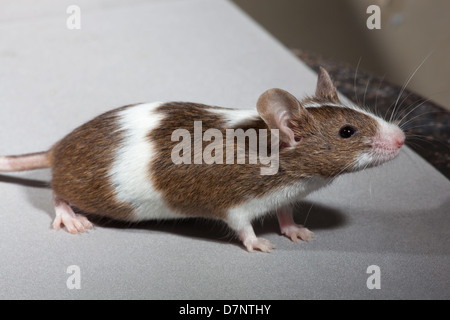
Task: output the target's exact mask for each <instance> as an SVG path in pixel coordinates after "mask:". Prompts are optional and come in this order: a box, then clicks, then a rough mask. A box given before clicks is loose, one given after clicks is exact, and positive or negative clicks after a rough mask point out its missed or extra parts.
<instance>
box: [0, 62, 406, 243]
mask: <svg viewBox="0 0 450 320" xmlns="http://www.w3.org/2000/svg"><path fill="white" fill-rule="evenodd" d="M233 134H234V136H233ZM230 136H231V138H230ZM242 137H243V138H242ZM240 138H242V139H240ZM404 141H405V134H404V133H403V131H402V130H401V129H400V128H399V127H398V126H397V125H396V124H395V123H391V122H388V121H386V120H384V119H382V118H380V117H378V116H376V115H374V114H372V113H370V112H369V111H367V110H364V109H363V108H362V107H359V106H357V105H354V104H351V103H343V102H342V101H341V99H340V98H339V96H338V92H337V89H336V87H335V86H334V84H333V82H332V80H331V77H330V75H329V74H328V72H327V71H326V70H325V69H324V68H320V69H319V73H318V78H317V84H316V90H315V93H314V94H313V95H307V96H305V97H304V98H302V99H297V98H296V97H295V96H294V95H292V94H291V93H289V92H287V91H285V90H283V89H279V88H272V89H268V90H266V91H265V92H263V93H262V94H261V95H260V96H259V98H258V99H257V101H256V108H255V109H249V110H244V109H232V108H224V107H218V106H209V105H204V104H200V103H191V102H152V103H138V104H131V105H127V106H123V107H120V108H117V109H114V110H111V111H108V112H105V113H103V114H101V115H99V116H97V117H95V118H94V119H92V120H90V121H89V122H87V123H85V124H83V125H81V126H79V127H77V128H76V129H74V130H73V131H72V132H70V133H69V134H67V135H66V136H65V137H64V138H62V139H61V140H59V141H58V142H56V143H55V144H54V145H53V146H52V147H51V148H50V149H49V150H47V151H44V152H37V153H30V154H24V155H16V156H2V157H0V171H3V172H14V171H24V170H35V169H44V168H49V169H50V170H51V173H52V180H51V187H52V197H53V204H54V208H55V218H54V221H53V223H52V227H53V229H55V230H58V229H60V228H63V227H65V228H66V229H67V231H68V232H70V233H73V234H75V233H82V232H84V231H86V230H89V229H92V228H93V224H92V223H91V222H90V221H89V219H88V218H87V217H86V214H89V215H96V216H99V217H106V218H109V219H113V220H120V221H126V222H131V223H133V222H140V221H146V220H167V219H186V218H194V217H195V218H206V219H213V220H219V221H223V222H225V224H226V225H227V226H228V227H229V230H230V231H231V232H232V233H233V234H234V235H235V236H236V237H237V238H239V240H240V243H241V245H242V246H243V248H244V249H246V250H247V251H249V252H253V251H261V252H270V251H272V250H273V249H274V248H275V247H274V245H273V244H272V243H271V242H270V241H268V240H266V239H264V238H261V237H257V236H256V234H255V231H254V229H253V226H252V222H254V220H256V219H261V218H263V217H265V216H267V215H270V214H272V215H276V216H277V218H278V222H279V227H280V234H281V235H284V236H286V237H287V238H288V239H290V240H291V241H294V242H297V241H298V240H303V241H309V240H311V239H312V238H313V237H314V234H313V232H311V231H310V230H309V229H307V228H306V227H304V226H303V225H301V224H297V223H296V222H295V221H294V215H293V208H294V206H295V204H297V203H298V202H300V201H301V200H302V199H304V198H305V197H306V196H307V195H309V194H310V193H312V192H315V191H317V190H319V189H321V188H324V187H326V186H328V185H330V184H331V183H332V182H333V181H334V180H335V178H336V177H337V176H339V175H343V174H349V173H352V172H355V171H359V170H364V169H366V168H368V167H374V166H378V165H381V164H383V163H385V162H387V161H390V160H392V159H394V158H395V157H396V156H397V155H398V154H399V152H400V150H401V147H402V146H403V144H404ZM242 143H244V145H243V144H242ZM255 143H256V146H255ZM246 144H248V147H247V145H246ZM258 148H259V150H258V152H256V150H257V149H258ZM84 213H86V214H84Z"/></svg>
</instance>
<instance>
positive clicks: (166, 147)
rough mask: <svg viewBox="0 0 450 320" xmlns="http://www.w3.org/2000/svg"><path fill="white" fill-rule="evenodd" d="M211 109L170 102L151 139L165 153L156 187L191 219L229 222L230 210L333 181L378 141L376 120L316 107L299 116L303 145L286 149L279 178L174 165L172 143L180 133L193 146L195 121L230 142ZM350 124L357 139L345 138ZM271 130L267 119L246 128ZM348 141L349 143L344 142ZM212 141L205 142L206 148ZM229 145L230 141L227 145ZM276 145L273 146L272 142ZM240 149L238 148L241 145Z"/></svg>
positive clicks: (248, 168)
mask: <svg viewBox="0 0 450 320" xmlns="http://www.w3.org/2000/svg"><path fill="white" fill-rule="evenodd" d="M208 108H210V107H208V106H204V105H198V104H186V103H168V104H165V105H163V106H161V107H160V108H159V110H158V111H159V112H161V113H163V114H164V115H165V117H164V120H162V122H161V124H160V127H159V128H157V129H155V130H153V131H152V132H150V133H149V139H150V140H151V141H152V142H154V143H155V144H156V149H157V150H159V152H158V153H157V154H156V155H155V157H154V160H153V162H152V164H151V166H150V170H149V177H150V178H151V179H152V182H153V184H154V185H155V188H156V189H157V190H158V191H160V192H161V193H162V194H163V198H164V200H165V201H166V203H167V204H168V205H169V207H170V208H171V209H173V210H175V211H177V212H179V213H182V214H186V215H188V216H204V217H208V218H213V217H214V218H221V219H224V218H225V214H226V211H227V209H229V208H232V207H234V206H238V205H239V204H241V203H243V202H245V201H247V200H249V199H252V198H255V197H260V196H264V195H266V194H268V193H270V192H272V191H275V190H277V189H279V188H282V187H284V186H287V185H289V184H292V183H295V182H297V181H299V180H301V179H305V178H309V177H313V176H319V177H333V176H334V175H336V174H338V173H340V171H341V170H342V169H343V168H345V167H347V166H348V165H349V164H351V163H352V161H353V160H354V159H355V157H356V154H357V153H358V152H360V151H362V150H364V149H365V148H369V147H370V145H368V144H367V143H366V141H365V140H366V139H365V138H364V137H367V136H369V137H370V136H373V135H374V133H375V131H376V122H375V121H370V120H371V119H370V117H368V116H366V115H363V114H361V113H358V112H356V111H354V110H351V109H348V108H337V107H324V108H310V109H308V111H306V109H304V108H303V110H304V111H305V112H301V113H300V112H297V114H296V115H295V117H293V119H292V120H291V123H290V126H291V127H292V130H293V131H294V133H295V135H296V136H300V137H301V138H302V139H301V142H300V143H299V145H298V146H297V147H296V148H293V149H292V148H284V149H282V150H280V155H279V158H280V167H279V172H278V173H277V174H276V175H261V174H260V167H261V164H259V163H258V164H256V165H251V164H248V161H247V162H246V164H236V161H235V164H225V161H224V164H212V165H208V164H204V163H203V164H180V165H175V164H173V163H172V160H171V151H172V149H173V148H174V146H175V145H176V144H177V143H179V142H178V141H175V142H172V141H171V134H172V132H173V131H174V130H175V129H178V128H183V129H186V130H188V131H189V132H190V133H191V138H192V142H191V145H192V146H193V137H194V132H193V125H194V121H196V120H199V121H200V120H201V121H202V125H203V128H202V129H203V132H204V131H206V130H207V129H208V128H217V129H220V130H221V132H222V135H223V137H224V140H225V136H226V133H225V130H226V126H225V121H224V120H223V119H221V117H220V115H217V114H215V113H209V112H207V110H208ZM345 124H352V125H353V126H355V127H356V128H358V130H359V131H358V134H356V135H355V136H354V137H352V138H351V139H342V138H340V137H339V134H338V133H339V129H340V128H341V127H342V126H343V125H345ZM240 127H241V128H242V129H243V130H244V131H245V130H247V129H248V128H254V129H256V131H257V133H258V129H267V128H268V126H267V124H266V123H265V122H264V121H263V120H262V119H259V120H255V121H249V122H248V123H246V124H245V125H240ZM344 140H345V141H344ZM209 143H210V142H203V149H204V148H205V147H206V146H207V145H208V144H209ZM224 143H225V141H224ZM269 146H270V143H269ZM235 148H236V146H235Z"/></svg>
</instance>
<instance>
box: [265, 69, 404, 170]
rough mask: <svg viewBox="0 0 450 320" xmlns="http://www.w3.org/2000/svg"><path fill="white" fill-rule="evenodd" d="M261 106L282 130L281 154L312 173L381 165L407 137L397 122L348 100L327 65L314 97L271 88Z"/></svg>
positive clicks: (268, 119) (269, 121)
mask: <svg viewBox="0 0 450 320" xmlns="http://www.w3.org/2000/svg"><path fill="white" fill-rule="evenodd" d="M257 109H258V112H259V114H260V116H261V118H262V119H263V120H264V121H265V122H266V124H267V126H268V127H269V128H270V129H278V130H279V139H280V159H281V160H283V159H284V160H286V165H287V166H289V165H292V166H294V167H297V168H299V169H300V171H302V172H305V173H308V174H310V175H320V176H326V177H331V176H335V175H337V174H340V173H343V172H349V171H356V170H361V169H364V168H367V167H371V166H375V165H379V164H381V163H384V162H386V161H389V160H391V159H393V158H394V157H396V156H397V154H398V152H399V150H400V148H401V146H402V145H403V143H404V140H405V135H404V133H403V131H402V130H401V129H400V128H398V126H396V125H394V124H391V123H388V122H386V121H384V120H383V119H381V118H379V117H377V116H375V115H373V114H371V113H369V112H367V111H364V110H362V109H360V108H358V107H357V106H354V105H344V104H343V103H342V102H341V101H340V100H339V97H338V94H337V90H336V88H335V86H334V85H333V83H332V81H331V79H330V76H329V75H328V73H327V72H326V71H325V69H323V68H320V71H319V77H318V81H317V87H316V93H315V96H314V97H308V98H305V99H303V100H301V101H298V100H297V99H296V98H295V97H294V96H293V95H291V94H290V93H288V92H286V91H284V90H281V89H270V90H267V91H266V92H264V93H263V94H262V95H261V96H260V98H259V99H258V103H257Z"/></svg>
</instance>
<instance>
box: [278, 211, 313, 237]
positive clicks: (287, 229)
mask: <svg viewBox="0 0 450 320" xmlns="http://www.w3.org/2000/svg"><path fill="white" fill-rule="evenodd" d="M277 216H278V222H279V223H280V231H281V233H282V234H284V235H285V236H287V237H288V238H290V239H291V240H292V241H294V242H297V240H298V239H301V240H303V241H309V240H311V239H312V238H313V237H314V233H312V232H311V231H309V230H308V229H307V228H305V227H303V226H302V225H300V224H295V222H294V218H293V215H292V208H290V207H284V208H281V209H279V210H278V211H277Z"/></svg>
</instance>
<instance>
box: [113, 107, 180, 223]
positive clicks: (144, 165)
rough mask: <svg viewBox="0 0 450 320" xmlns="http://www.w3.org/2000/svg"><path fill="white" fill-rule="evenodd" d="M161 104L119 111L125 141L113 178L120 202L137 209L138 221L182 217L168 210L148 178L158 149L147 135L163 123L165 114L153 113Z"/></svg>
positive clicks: (135, 218)
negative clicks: (155, 151)
mask: <svg viewBox="0 0 450 320" xmlns="http://www.w3.org/2000/svg"><path fill="white" fill-rule="evenodd" d="M161 105H162V103H161V102H154V103H145V104H140V105H136V106H133V107H130V108H127V109H125V110H123V111H121V112H119V126H120V129H119V130H122V131H123V134H124V136H125V138H124V143H123V145H122V146H121V147H120V148H119V150H118V151H117V155H116V159H115V161H114V164H113V166H112V169H111V172H110V177H111V182H112V184H113V186H114V187H115V190H116V193H117V198H118V200H119V201H123V202H127V203H130V204H131V205H132V206H133V208H135V211H134V213H135V216H134V220H135V221H141V220H151V219H168V218H182V217H183V216H181V215H179V214H177V213H175V212H173V211H171V210H170V209H169V208H167V206H166V205H165V204H164V202H163V200H162V197H161V194H160V192H158V191H157V190H155V188H154V186H153V184H152V183H151V181H150V179H149V177H150V171H149V170H150V163H151V161H152V158H153V155H154V149H155V146H154V145H153V144H152V143H151V142H150V141H149V139H148V138H147V135H148V134H149V132H150V131H151V130H152V129H154V128H156V127H158V126H159V123H160V122H161V120H162V115H161V114H158V113H156V112H155V111H154V110H155V109H156V108H157V107H159V106H161Z"/></svg>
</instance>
